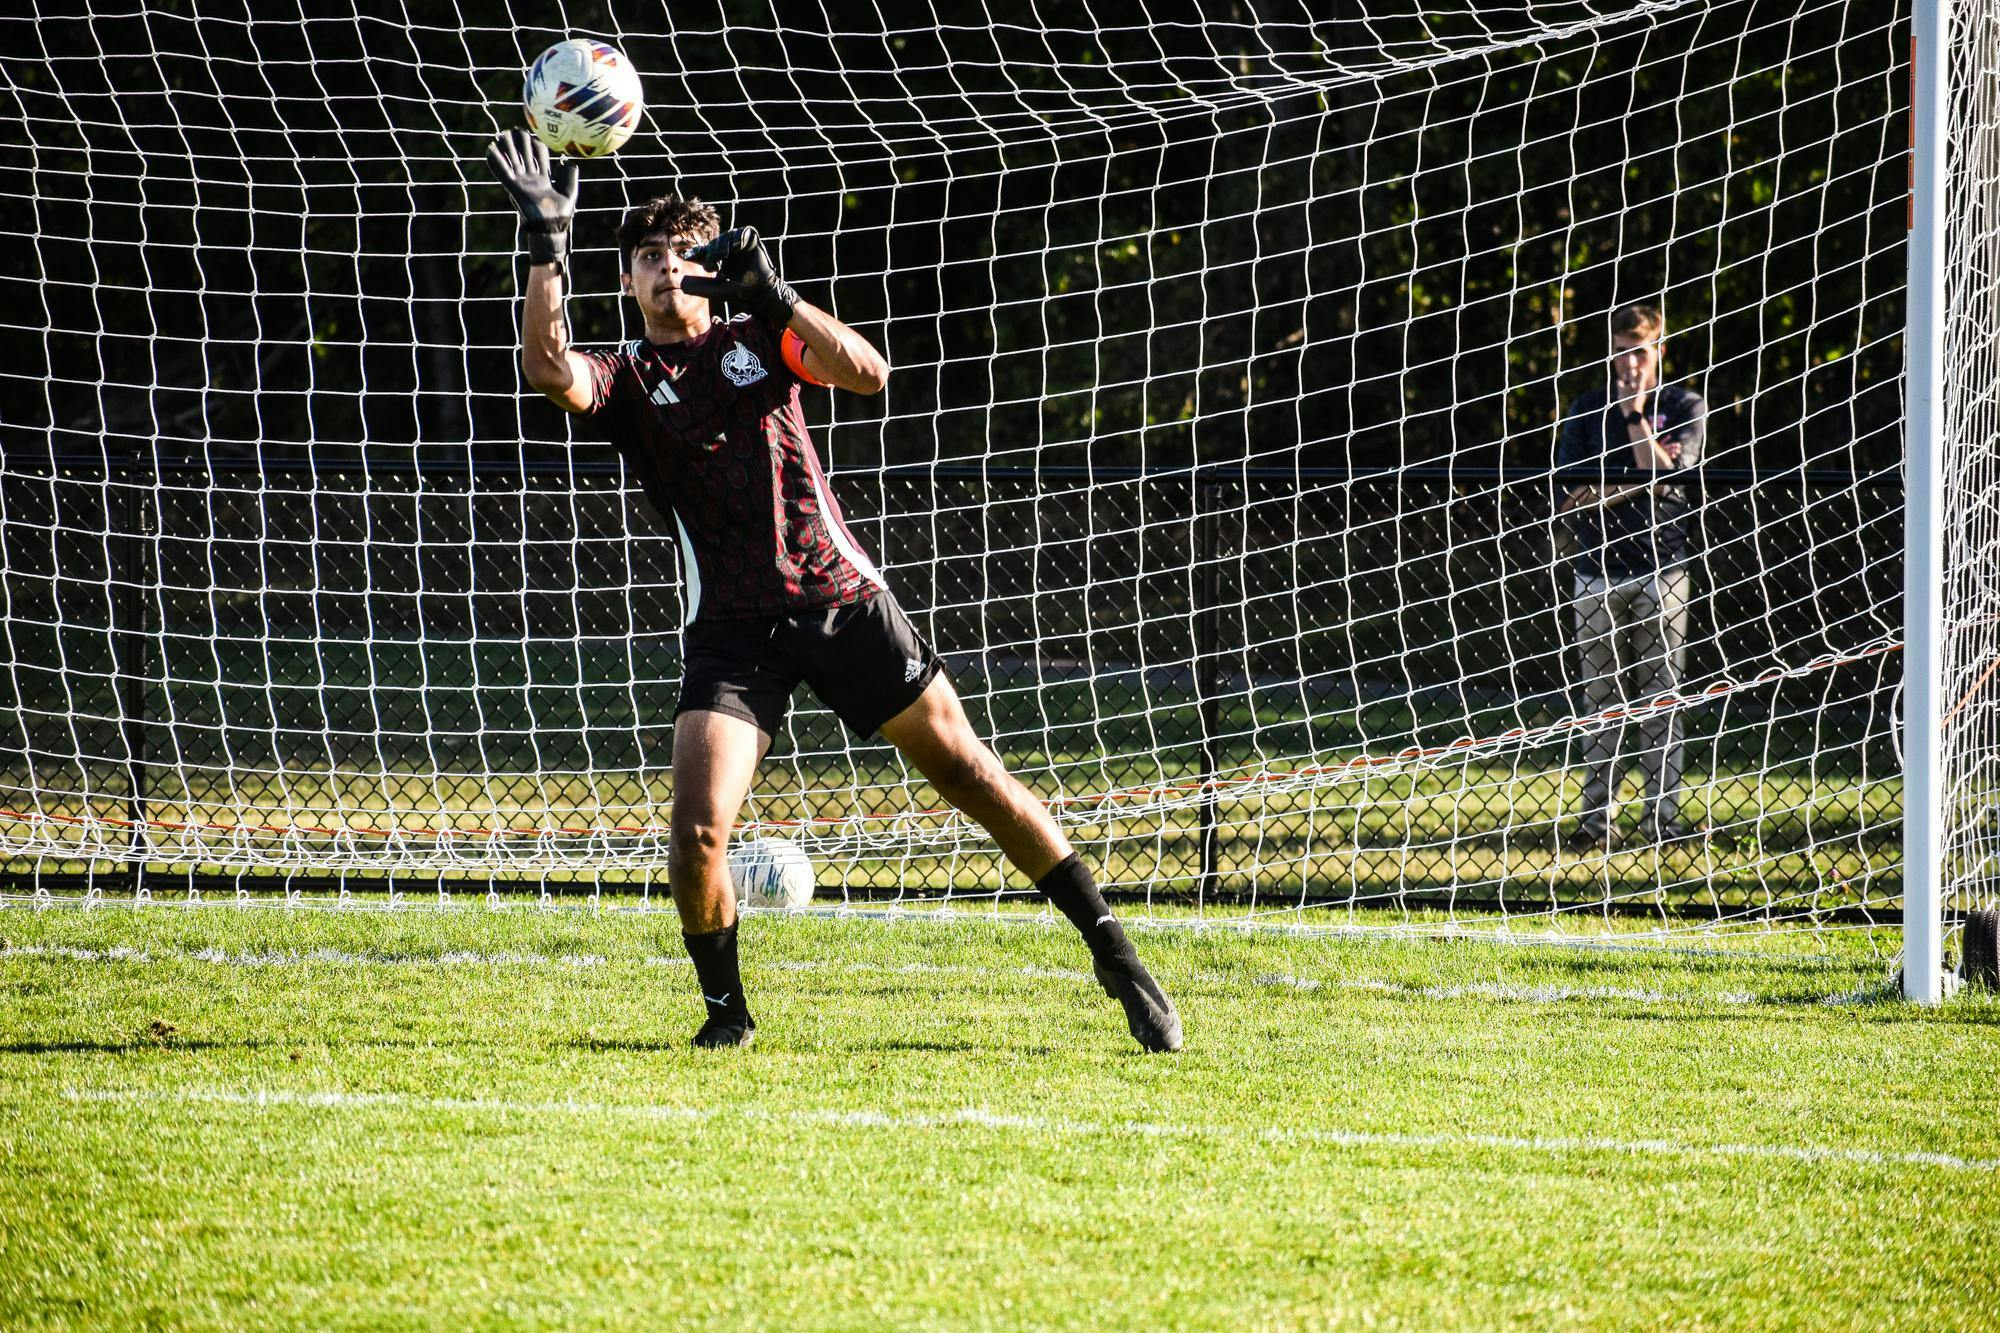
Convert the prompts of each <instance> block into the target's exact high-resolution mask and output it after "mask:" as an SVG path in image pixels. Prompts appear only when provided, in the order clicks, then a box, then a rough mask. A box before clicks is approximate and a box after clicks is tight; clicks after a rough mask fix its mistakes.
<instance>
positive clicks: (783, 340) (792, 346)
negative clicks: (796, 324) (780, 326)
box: [778, 329, 828, 389]
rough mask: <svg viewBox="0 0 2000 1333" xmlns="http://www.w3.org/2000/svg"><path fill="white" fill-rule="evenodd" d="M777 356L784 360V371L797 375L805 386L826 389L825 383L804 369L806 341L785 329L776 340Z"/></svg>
mask: <svg viewBox="0 0 2000 1333" xmlns="http://www.w3.org/2000/svg"><path fill="white" fill-rule="evenodd" d="M778 355H779V356H782V357H783V358H785V369H787V370H789V371H791V372H792V373H793V374H794V375H797V376H798V377H799V378H800V379H802V380H804V381H805V382H806V383H807V384H817V385H818V386H819V387H820V388H822V389H824V388H827V387H828V385H827V382H826V381H825V380H823V379H821V378H819V377H818V376H817V375H814V374H813V373H812V372H811V371H810V370H807V369H806V340H805V339H804V338H801V337H799V335H798V334H796V333H793V332H792V331H791V330H790V329H786V330H785V331H784V333H783V334H781V335H780V336H779V338H778Z"/></svg>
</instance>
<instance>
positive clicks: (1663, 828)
mask: <svg viewBox="0 0 2000 1333" xmlns="http://www.w3.org/2000/svg"><path fill="white" fill-rule="evenodd" d="M1706 832H1708V830H1707V829H1705V828H1703V827H1702V826H1701V825H1700V824H1690V823H1688V822H1687V821H1686V820H1683V819H1668V820H1662V821H1660V822H1658V823H1652V822H1648V823H1646V824H1643V825H1641V826H1640V828H1639V834H1640V836H1641V837H1642V838H1644V839H1645V840H1646V841H1647V842H1649V843H1652V844H1653V845H1655V846H1658V847H1664V846H1666V845H1667V844H1668V843H1671V842H1693V841H1694V840H1695V839H1697V838H1699V837H1701V836H1702V835H1703V834H1704V833H1706Z"/></svg>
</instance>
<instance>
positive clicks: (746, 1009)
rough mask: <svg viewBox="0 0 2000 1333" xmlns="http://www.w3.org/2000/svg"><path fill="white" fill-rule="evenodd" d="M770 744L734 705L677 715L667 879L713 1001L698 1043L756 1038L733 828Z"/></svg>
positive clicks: (706, 995)
mask: <svg viewBox="0 0 2000 1333" xmlns="http://www.w3.org/2000/svg"><path fill="white" fill-rule="evenodd" d="M770 745H771V738H770V737H769V736H766V735H765V734H764V733H763V732H762V731H761V730H759V729H758V728H757V727H756V725H755V724H753V723H750V722H746V721H744V720H743V719H742V718H739V717H734V716H731V715H730V714H728V713H717V712H711V711H708V710H694V711H690V712H686V713H682V714H681V715H680V716H679V717H677V718H675V719H674V759H673V762H674V804H673V811H672V814H671V815H670V816H669V820H668V823H669V832H668V834H667V882H668V884H669V885H670V886H671V887H672V889H673V894H674V906H675V907H677V908H679V909H680V916H681V939H682V941H683V942H684V943H685V944H686V945H687V951H688V957H689V958H691V959H693V960H694V970H695V978H696V980H697V981H698V982H699V983H700V985H701V998H702V1000H703V1001H704V1002H705V1003H706V1004H707V1005H708V1018H707V1021H706V1022H704V1023H703V1024H702V1025H701V1030H700V1031H699V1032H697V1033H695V1037H694V1044H695V1045H697V1046H748V1045H749V1044H750V1042H751V1039H752V1038H753V1037H754V1036H755V1035H756V1031H757V1024H756V1021H755V1020H754V1019H752V1018H751V1017H750V1005H749V1003H748V1001H747V1000H745V998H744V995H743V976H742V972H741V970H740V968H739V967H738V964H737V957H736V893H735V891H734V889H732V888H731V886H730V883H729V862H728V851H729V831H730V830H731V829H733V828H734V827H735V826H736V816H737V813H738V812H739V811H740V810H742V808H743V801H744V798H745V797H747V796H748V795H749V794H750V782H751V780H752V778H754V777H755V776H756V772H757V763H758V761H759V760H761V759H762V758H763V757H764V751H765V750H767V749H769V748H770Z"/></svg>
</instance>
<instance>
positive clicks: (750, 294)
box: [681, 227, 799, 329]
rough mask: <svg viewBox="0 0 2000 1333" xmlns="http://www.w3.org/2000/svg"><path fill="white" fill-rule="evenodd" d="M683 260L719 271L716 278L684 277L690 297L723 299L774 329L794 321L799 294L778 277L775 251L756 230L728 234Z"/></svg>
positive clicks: (692, 251)
mask: <svg viewBox="0 0 2000 1333" xmlns="http://www.w3.org/2000/svg"><path fill="white" fill-rule="evenodd" d="M682 257H683V258H685V259H688V260H690V261H692V262H693V263H696V264H700V265H701V266H702V267H703V268H711V269H714V270H715V276H714V277H712V278H703V277H697V276H689V277H685V278H682V279H681V290H682V291H684V292H686V293H687V294H688V295H690V296H706V297H708V298H709V299H710V300H714V299H715V298H717V297H721V298H722V299H723V300H725V301H728V302H729V303H730V304H731V305H734V306H735V307H736V308H737V309H739V310H747V311H749V312H750V313H751V314H752V315H755V316H756V317H757V318H758V319H760V320H762V321H764V323H766V324H768V325H769V326H770V327H771V328H773V329H782V328H784V327H785V326H786V325H787V324H790V323H791V322H792V307H794V306H796V305H797V304H798V303H799V294H798V293H797V292H795V291H793V290H792V289H791V288H790V287H789V286H787V285H786V283H785V280H784V279H783V278H781V277H779V276H778V269H777V266H776V265H774V264H773V263H772V262H771V252H770V251H769V250H766V249H765V248H764V242H762V241H761V240H759V239H758V238H757V229H756V228H755V227H738V228H736V229H735V230H734V231H725V232H723V233H722V235H720V236H718V237H716V238H715V239H714V240H712V241H710V242H708V243H707V244H706V245H698V246H696V247H695V248H694V249H692V250H689V251H687V252H686V254H685V255H683V256H682Z"/></svg>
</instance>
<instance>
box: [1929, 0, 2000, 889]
mask: <svg viewBox="0 0 2000 1333" xmlns="http://www.w3.org/2000/svg"><path fill="white" fill-rule="evenodd" d="M1952 27H1953V32H1952V42H1951V62H1950V66H1949V71H1948V72H1949V85H1948V91H1947V102H1946V106H1947V113H1946V124H1945V134H1946V136H1947V140H1946V142H1947V147H1946V155H1947V156H1946V160H1947V162H1948V163H1949V170H1948V173H1947V176H1946V190H1945V194H1944V213H1945V256H1946V263H1945V270H1944V272H1945V279H1944V281H1945V301H1944V308H1945V320H1944V345H1943V348H1942V349H1941V356H1940V361H1941V364H1942V367H1943V372H1944V386H1943V388H1944V392H1943V396H1942V398H1941V400H1940V408H1941V410H1940V411H1939V412H1938V415H1937V420H1938V426H1939V430H1938V446H1937V447H1938V455H1939V458H1938V464H1939V468H1940V472H1941V476H1942V487H1941V493H1942V498H1943V505H1942V507H1941V510H1940V524H1939V526H1940V528H1941V529H1942V535H1943V538H1944V566H1943V568H1944V579H1943V586H1942V589H1941V596H1940V598H1939V602H1940V606H1941V608H1942V615H1943V633H1942V635H1941V636H1940V640H1939V643H1940V649H1941V652H1940V657H1941V667H1942V671H1941V679H1942V682H1943V688H1942V690H1941V691H1940V692H1939V703H1940V706H1941V709H1942V722H1943V727H1942V736H1943V744H1942V747H1941V748H1942V759H1943V765H1942V790H1943V792H1944V793H1945V799H1944V802H1943V807H1942V808H1943V814H1944V820H1943V838H1944V853H1945V856H1944V872H1943V878H1944V890H1945V905H1946V907H1947V909H1948V910H1949V909H1956V910H1973V909H1984V910H1988V911H1991V910H1992V909H1993V908H1994V906H1995V905H1996V901H1997V899H1996V894H1997V893H2000V890H1996V887H1995V885H1996V878H1995V876H1996V869H1997V868H2000V772H1996V768H1995V765H1996V762H2000V680H1996V679H1995V676H1996V675H2000V633H1996V630H2000V584H1996V583H1995V570H1996V561H2000V512H1996V508H1995V506H1996V505H2000V343H1996V333H2000V211H1996V205H2000V15H1996V14H1994V13H1993V12H1992V10H1991V8H1990V7H1989V6H1984V5H1964V6H1955V7H1954V13H1953V16H1952Z"/></svg>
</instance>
